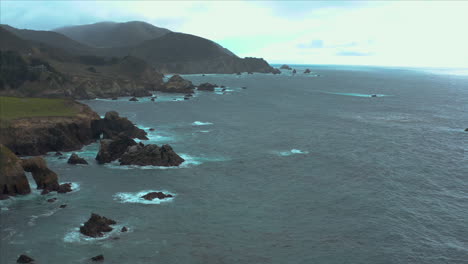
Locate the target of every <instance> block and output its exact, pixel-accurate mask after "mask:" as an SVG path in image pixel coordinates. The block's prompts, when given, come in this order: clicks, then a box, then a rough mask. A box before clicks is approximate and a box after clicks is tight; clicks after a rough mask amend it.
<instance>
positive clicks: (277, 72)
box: [271, 68, 281, 75]
mask: <svg viewBox="0 0 468 264" xmlns="http://www.w3.org/2000/svg"><path fill="white" fill-rule="evenodd" d="M271 73H273V74H275V75H276V74H281V71H280V70H279V69H276V68H274V69H273V70H272V71H271Z"/></svg>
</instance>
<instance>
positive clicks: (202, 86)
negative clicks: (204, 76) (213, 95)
mask: <svg viewBox="0 0 468 264" xmlns="http://www.w3.org/2000/svg"><path fill="white" fill-rule="evenodd" d="M216 87H218V85H216V84H211V83H202V84H200V85H198V87H197V89H198V90H199V91H214V90H215V88H216Z"/></svg>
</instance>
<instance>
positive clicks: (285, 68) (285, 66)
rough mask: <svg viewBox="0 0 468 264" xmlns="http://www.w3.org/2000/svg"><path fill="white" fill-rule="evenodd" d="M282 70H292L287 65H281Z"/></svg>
mask: <svg viewBox="0 0 468 264" xmlns="http://www.w3.org/2000/svg"><path fill="white" fill-rule="evenodd" d="M280 69H281V70H292V69H291V67H289V66H288V65H286V64H283V65H281V67H280Z"/></svg>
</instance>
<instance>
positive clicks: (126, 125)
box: [95, 111, 148, 139]
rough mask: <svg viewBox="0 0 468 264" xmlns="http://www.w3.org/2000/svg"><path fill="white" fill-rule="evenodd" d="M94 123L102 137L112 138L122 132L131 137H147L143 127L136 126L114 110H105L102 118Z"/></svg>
mask: <svg viewBox="0 0 468 264" xmlns="http://www.w3.org/2000/svg"><path fill="white" fill-rule="evenodd" d="M95 124H96V125H95V126H96V127H95V130H96V131H99V132H101V133H102V134H103V136H104V138H113V137H115V136H118V135H119V134H122V133H123V134H124V135H126V136H128V137H131V138H138V139H148V138H147V137H146V132H145V131H144V130H143V129H140V128H138V127H136V126H135V125H134V124H133V123H132V122H130V120H128V119H127V118H125V117H120V116H119V114H118V113H117V112H115V111H110V112H107V113H106V115H105V116H104V118H103V119H101V120H99V121H97V122H96V123H95Z"/></svg>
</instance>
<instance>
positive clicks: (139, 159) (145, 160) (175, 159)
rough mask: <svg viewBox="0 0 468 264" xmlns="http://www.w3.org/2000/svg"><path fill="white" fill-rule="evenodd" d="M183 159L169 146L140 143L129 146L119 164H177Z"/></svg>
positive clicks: (167, 165)
mask: <svg viewBox="0 0 468 264" xmlns="http://www.w3.org/2000/svg"><path fill="white" fill-rule="evenodd" d="M182 162H184V159H183V158H181V157H180V156H179V155H177V153H175V152H174V150H173V149H172V147H171V146H169V145H163V146H162V147H158V146H157V145H153V144H150V145H143V144H142V143H140V144H137V145H134V146H131V147H129V148H128V150H127V151H126V152H125V153H124V154H123V155H122V157H120V165H139V166H147V165H153V166H166V167H169V166H179V165H180V164H181V163H182Z"/></svg>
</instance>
